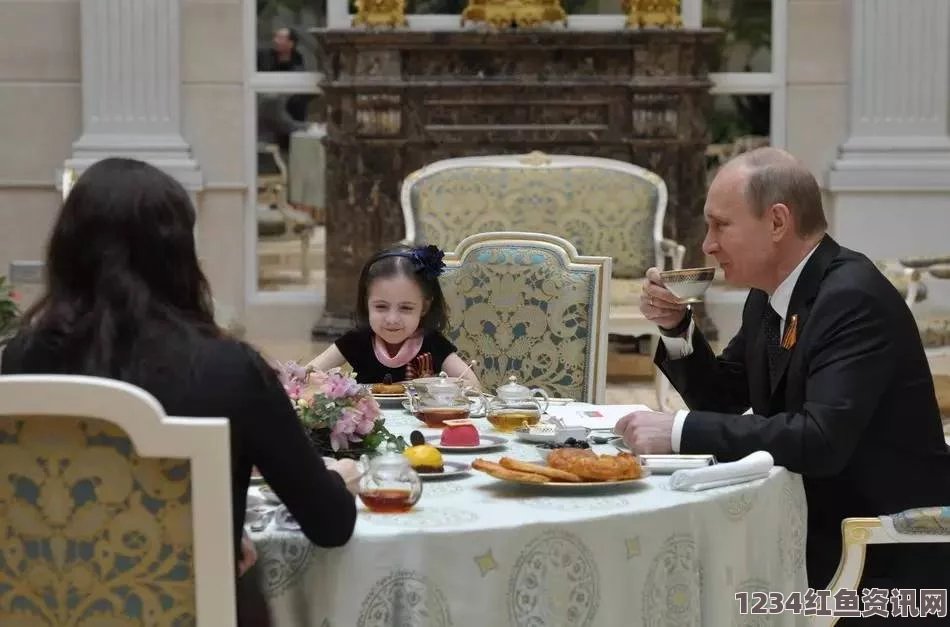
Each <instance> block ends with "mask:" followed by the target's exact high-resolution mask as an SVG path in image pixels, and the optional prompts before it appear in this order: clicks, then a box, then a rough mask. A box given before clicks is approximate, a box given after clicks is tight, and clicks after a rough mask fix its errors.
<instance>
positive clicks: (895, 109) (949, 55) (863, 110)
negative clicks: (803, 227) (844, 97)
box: [803, 0, 950, 192]
mask: <svg viewBox="0 0 950 627" xmlns="http://www.w3.org/2000/svg"><path fill="white" fill-rule="evenodd" d="M850 8H851V39H852V44H851V46H852V49H851V77H850V105H851V106H850V124H849V135H848V138H847V141H845V143H844V144H843V145H842V146H841V149H840V153H839V156H838V159H837V160H836V161H835V163H834V165H833V166H832V168H831V171H830V172H829V176H828V187H829V189H830V190H831V191H833V192H835V191H873V190H907V191H943V190H950V127H948V123H950V116H948V102H950V0H898V1H897V2H895V1H894V0H850ZM803 132H804V129H803Z"/></svg>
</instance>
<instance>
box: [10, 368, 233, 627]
mask: <svg viewBox="0 0 950 627" xmlns="http://www.w3.org/2000/svg"><path fill="white" fill-rule="evenodd" d="M229 461H230V443H229V427H228V422H227V420H225V419H223V418H198V419H191V418H189V419H184V418H171V417H167V416H165V414H164V411H163V410H162V407H161V405H159V404H158V401H156V400H155V399H154V398H153V397H152V396H150V395H149V394H147V393H145V392H144V391H142V390H140V389H138V388H136V387H133V386H130V385H127V384H125V383H121V382H117V381H112V380H105V379H97V378H91V377H74V376H20V375H17V376H4V377H0V624H2V625H20V624H23V625H27V624H28V625H35V626H36V627H41V626H48V627H60V626H65V625H74V626H76V627H94V626H96V625H106V624H108V625H116V624H120V623H121V624H122V625H130V626H131V625H138V626H141V627H146V626H151V625H198V626H199V627H204V626H212V625H214V626H215V627H233V626H234V625H235V624H236V620H235V616H234V614H235V591H234V577H233V575H231V574H230V573H233V572H234V558H235V556H234V546H233V540H232V538H233V530H232V519H231V473H230V463H229Z"/></svg>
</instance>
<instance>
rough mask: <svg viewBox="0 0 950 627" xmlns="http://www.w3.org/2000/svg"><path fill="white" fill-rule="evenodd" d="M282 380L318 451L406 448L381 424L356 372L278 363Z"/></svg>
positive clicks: (337, 452) (349, 452)
mask: <svg viewBox="0 0 950 627" xmlns="http://www.w3.org/2000/svg"><path fill="white" fill-rule="evenodd" d="M278 373H279V376H280V380H281V383H283V385H284V389H285V390H286V391H287V395H288V396H289V397H290V400H291V402H292V403H293V404H294V407H295V408H296V410H297V415H298V416H299V417H300V420H301V422H303V424H304V426H305V427H306V428H307V430H308V431H309V433H310V438H311V440H312V441H313V443H314V445H316V446H317V447H319V448H320V449H321V452H323V453H325V454H328V455H332V456H335V457H347V456H350V455H353V454H358V453H359V451H367V450H369V451H375V450H376V449H377V448H379V446H380V445H381V444H382V443H383V442H391V443H393V444H394V445H395V447H396V449H397V450H399V451H401V450H403V449H405V447H406V442H405V440H404V439H403V438H402V437H401V436H399V437H397V436H395V435H393V434H392V433H390V432H389V430H388V429H386V427H385V426H384V420H383V417H382V412H381V411H380V409H379V404H378V403H377V402H376V399H375V398H373V395H372V394H371V393H370V392H369V390H368V389H367V388H366V387H365V386H363V385H360V384H359V383H357V382H356V375H355V374H346V373H344V372H342V371H340V370H339V369H333V370H330V371H328V372H323V371H320V370H314V369H312V368H309V367H304V366H301V365H299V364H297V363H296V362H292V361H291V362H286V363H283V364H280V366H279V368H278Z"/></svg>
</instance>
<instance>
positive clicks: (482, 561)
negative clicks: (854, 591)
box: [248, 403, 809, 627]
mask: <svg viewBox="0 0 950 627" xmlns="http://www.w3.org/2000/svg"><path fill="white" fill-rule="evenodd" d="M573 405H575V406H576V407H578V408H584V407H596V406H587V405H586V404H579V403H578V404H573ZM644 409H646V408H645V407H644ZM383 413H384V415H385V419H386V426H387V428H388V429H389V430H390V431H392V432H393V433H396V434H401V435H404V436H406V437H407V439H408V436H409V434H410V432H411V431H413V430H418V431H420V432H422V433H423V434H424V435H433V434H438V433H439V431H438V430H436V429H428V428H426V427H425V425H424V424H423V423H421V422H419V421H418V420H417V419H416V418H415V417H414V416H412V415H411V414H410V413H409V412H408V411H406V410H404V409H403V408H402V407H399V406H398V405H397V406H395V407H392V408H387V409H384V412H383ZM473 422H474V423H475V424H476V427H477V428H478V430H479V432H480V434H481V435H482V436H485V437H483V440H482V441H483V442H486V440H487V436H494V439H495V440H496V442H497V445H496V446H494V447H493V448H485V449H484V450H478V451H468V452H465V453H449V452H444V453H443V455H444V459H445V461H452V462H462V463H463V464H465V465H468V464H470V463H471V462H472V461H473V460H474V459H475V458H477V457H481V458H483V459H487V460H495V461H497V460H498V459H499V458H501V457H502V456H507V457H511V458H515V459H519V460H523V461H532V462H537V461H539V460H540V459H541V456H540V453H539V449H538V446H537V444H535V443H531V442H525V441H522V440H521V439H520V438H519V437H517V436H516V435H515V434H511V433H499V432H497V431H495V430H494V428H493V427H492V425H491V424H489V423H488V421H487V420H485V419H484V418H475V419H473ZM593 448H594V449H595V451H597V452H603V453H614V454H616V453H617V452H618V450H617V445H616V443H605V444H599V445H594V446H593ZM259 490H260V487H259V486H252V488H251V490H250V493H249V507H253V509H254V515H253V516H252V515H251V512H250V511H249V513H248V522H249V524H250V525H252V526H251V528H250V530H249V533H250V535H251V538H252V539H253V541H254V543H255V545H256V547H257V551H258V556H259V557H258V566H259V569H258V570H259V571H260V573H261V577H262V582H263V588H264V592H265V596H266V597H267V599H268V603H269V606H270V611H271V615H272V621H273V624H274V625H275V626H276V627H310V626H313V627H406V626H419V627H449V626H454V627H476V626H477V627H483V626H486V625H491V626H498V627H500V626H503V625H510V626H511V627H541V626H548V627H562V626H572V627H599V626H605V627H610V626H614V625H617V626H620V625H624V626H626V625H643V626H645V627H680V626H699V625H709V626H719V625H722V626H726V625H728V626H744V625H782V626H784V625H804V624H805V623H806V622H807V620H809V619H808V618H807V617H804V616H802V615H801V614H797V615H796V614H794V613H791V612H786V613H783V614H774V615H767V614H760V615H752V614H748V613H743V611H744V609H745V606H744V605H741V604H740V603H739V601H738V600H737V599H738V598H739V597H740V596H742V595H743V594H746V593H748V594H752V593H756V592H765V593H769V592H776V591H777V592H782V593H785V594H787V593H789V592H792V591H801V592H804V591H805V590H806V589H807V583H806V575H805V538H806V515H807V514H806V510H807V508H806V502H805V494H804V490H803V486H802V481H801V477H800V476H799V475H797V474H794V473H791V472H789V471H787V470H786V469H784V468H782V467H778V466H775V467H772V468H771V470H768V471H767V472H766V474H765V476H763V477H761V478H758V479H755V480H752V481H747V482H745V483H739V484H734V485H727V486H724V487H713V488H709V489H701V490H695V491H683V490H679V489H674V488H673V487H672V486H671V475H669V474H660V473H653V474H650V475H649V476H646V477H644V478H642V479H641V480H639V481H634V482H630V483H626V484H623V485H617V486H608V485H603V486H598V485H596V484H583V485H581V486H564V485H563V484H556V485H550V484H540V485H522V484H516V483H512V482H506V481H501V480H498V479H495V478H493V477H491V476H489V475H487V474H484V473H482V472H479V471H477V470H469V471H467V472H461V473H458V474H451V476H444V477H437V478H433V477H426V478H424V480H423V490H422V496H421V498H420V500H419V501H418V503H417V504H416V505H415V506H414V507H413V508H412V509H411V510H410V511H408V512H406V513H401V514H383V513H373V512H371V511H369V510H367V509H366V508H365V506H364V505H363V504H362V503H361V502H360V501H357V506H358V508H359V514H358V517H357V523H356V529H355V532H354V535H353V537H352V538H351V539H350V541H349V542H348V543H347V544H346V545H345V546H342V547H338V548H333V549H325V548H320V547H317V546H315V545H313V544H312V543H310V542H309V541H308V540H307V539H306V538H305V537H304V536H303V534H302V533H301V532H300V531H299V528H298V527H297V526H296V524H295V522H294V521H293V518H292V517H291V516H289V514H288V513H287V511H286V509H285V508H283V506H282V505H281V504H280V503H279V502H277V501H274V500H273V499H271V500H270V501H268V502H263V497H262V496H261V494H260V492H259ZM268 508H269V509H268ZM327 515H332V512H327Z"/></svg>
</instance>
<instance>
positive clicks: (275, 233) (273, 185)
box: [257, 144, 317, 283]
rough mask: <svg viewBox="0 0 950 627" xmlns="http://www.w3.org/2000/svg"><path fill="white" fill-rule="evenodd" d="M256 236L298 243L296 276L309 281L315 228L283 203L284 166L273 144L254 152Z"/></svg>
mask: <svg viewBox="0 0 950 627" xmlns="http://www.w3.org/2000/svg"><path fill="white" fill-rule="evenodd" d="M257 155H258V163H259V164H261V165H260V166H259V167H263V168H264V172H262V173H258V175H257V236H258V237H259V238H260V239H261V240H262V241H278V242H282V241H294V240H299V242H300V276H301V281H302V282H303V283H308V282H309V281H310V240H311V239H312V238H313V232H314V230H315V229H316V228H317V221H316V219H315V218H314V217H313V215H311V214H308V213H305V212H303V211H300V210H298V209H295V208H294V207H292V206H291V205H290V203H289V202H288V201H287V165H286V164H285V163H284V160H283V158H282V157H281V156H280V149H279V148H278V147H277V145H276V144H262V145H260V146H258V149H257Z"/></svg>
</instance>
